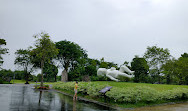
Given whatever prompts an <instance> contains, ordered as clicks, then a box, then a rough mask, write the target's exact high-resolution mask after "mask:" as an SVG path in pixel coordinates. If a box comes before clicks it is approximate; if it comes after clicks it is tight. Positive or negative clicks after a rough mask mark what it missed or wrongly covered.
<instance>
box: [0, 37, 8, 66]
mask: <svg viewBox="0 0 188 111" xmlns="http://www.w3.org/2000/svg"><path fill="white" fill-rule="evenodd" d="M3 45H6V41H5V40H4V39H0V66H1V65H2V64H3V62H4V61H3V57H2V55H3V54H6V53H8V49H7V48H2V46H3Z"/></svg>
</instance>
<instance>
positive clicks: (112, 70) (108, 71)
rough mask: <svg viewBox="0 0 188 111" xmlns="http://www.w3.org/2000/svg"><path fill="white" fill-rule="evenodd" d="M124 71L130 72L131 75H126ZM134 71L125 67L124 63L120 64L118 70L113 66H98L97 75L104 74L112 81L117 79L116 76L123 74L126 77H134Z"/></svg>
mask: <svg viewBox="0 0 188 111" xmlns="http://www.w3.org/2000/svg"><path fill="white" fill-rule="evenodd" d="M125 72H127V73H129V74H131V75H128V74H126V73H125ZM133 74H134V71H131V70H130V69H129V68H128V67H126V66H125V65H123V66H121V67H120V69H119V71H118V70H116V68H115V67H111V68H110V69H106V68H99V69H98V70H97V75H98V76H104V75H106V77H108V78H110V79H111V80H114V81H119V80H118V79H117V78H118V76H125V77H128V78H132V77H134V75H133Z"/></svg>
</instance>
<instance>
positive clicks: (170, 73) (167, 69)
mask: <svg viewBox="0 0 188 111" xmlns="http://www.w3.org/2000/svg"><path fill="white" fill-rule="evenodd" d="M176 61H177V60H175V58H173V59H170V60H168V61H167V62H166V63H165V64H163V65H162V67H161V69H162V73H164V74H165V78H166V83H167V84H171V83H173V80H174V77H175V72H176V71H175V67H176V66H175V62H176Z"/></svg>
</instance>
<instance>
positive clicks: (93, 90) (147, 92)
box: [53, 82, 188, 104]
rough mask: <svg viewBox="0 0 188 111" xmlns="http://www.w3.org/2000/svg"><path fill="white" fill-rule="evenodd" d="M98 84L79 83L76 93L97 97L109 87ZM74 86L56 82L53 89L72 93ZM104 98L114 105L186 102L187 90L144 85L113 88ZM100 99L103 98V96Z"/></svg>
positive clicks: (70, 83)
mask: <svg viewBox="0 0 188 111" xmlns="http://www.w3.org/2000/svg"><path fill="white" fill-rule="evenodd" d="M99 83H100V82H99ZM99 83H97V82H79V84H78V93H79V94H82V95H89V96H91V97H94V98H95V97H99V96H100V95H101V94H100V93H99V91H100V90H101V89H103V88H105V87H106V86H109V85H108V84H99ZM74 84H75V82H67V83H62V82H58V83H57V84H54V85H53V87H54V88H55V89H58V90H66V91H69V92H72V93H74ZM161 87H163V86H161ZM168 87H169V86H168ZM106 96H107V98H109V99H110V101H113V102H116V103H132V104H134V103H138V102H143V103H152V102H153V103H154V102H157V101H169V100H170V101H173V100H186V99H188V89H187V88H181V87H179V88H172V89H170V90H162V91H159V90H157V89H155V88H152V87H148V86H144V85H143V86H131V87H117V86H113V87H112V88H111V89H110V91H108V92H107V93H106ZM100 97H101V98H103V96H100Z"/></svg>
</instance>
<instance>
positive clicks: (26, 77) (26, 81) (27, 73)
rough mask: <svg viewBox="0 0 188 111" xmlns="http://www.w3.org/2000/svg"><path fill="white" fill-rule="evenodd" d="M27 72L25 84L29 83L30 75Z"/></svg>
mask: <svg viewBox="0 0 188 111" xmlns="http://www.w3.org/2000/svg"><path fill="white" fill-rule="evenodd" d="M25 73H26V78H25V81H26V82H25V84H29V82H28V78H29V76H28V73H27V72H25Z"/></svg>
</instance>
